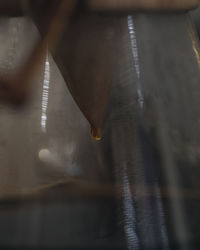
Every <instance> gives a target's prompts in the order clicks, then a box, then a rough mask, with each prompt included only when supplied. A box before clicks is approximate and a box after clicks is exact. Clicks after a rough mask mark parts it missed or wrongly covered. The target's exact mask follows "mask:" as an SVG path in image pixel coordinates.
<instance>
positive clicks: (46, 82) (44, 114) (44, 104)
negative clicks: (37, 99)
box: [41, 52, 50, 133]
mask: <svg viewBox="0 0 200 250" xmlns="http://www.w3.org/2000/svg"><path fill="white" fill-rule="evenodd" d="M49 83H50V64H49V55H48V52H47V56H46V61H45V70H44V83H43V92H42V115H41V128H42V131H43V132H44V133H46V124H47V108H48V101H49Z"/></svg>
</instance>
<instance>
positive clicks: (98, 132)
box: [91, 127, 102, 141]
mask: <svg viewBox="0 0 200 250" xmlns="http://www.w3.org/2000/svg"><path fill="white" fill-rule="evenodd" d="M91 137H92V139H93V140H95V141H100V140H101V138H102V129H101V128H98V129H97V128H94V127H91Z"/></svg>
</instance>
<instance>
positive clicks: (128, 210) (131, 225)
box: [123, 164, 140, 250]
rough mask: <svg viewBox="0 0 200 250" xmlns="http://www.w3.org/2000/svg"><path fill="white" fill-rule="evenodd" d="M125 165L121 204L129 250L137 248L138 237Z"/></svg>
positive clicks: (133, 203)
mask: <svg viewBox="0 0 200 250" xmlns="http://www.w3.org/2000/svg"><path fill="white" fill-rule="evenodd" d="M126 170H127V169H126V165H125V164H124V167H123V200H124V202H123V204H124V216H125V233H126V240H127V243H128V249H129V250H138V249H140V246H139V239H138V236H137V233H136V214H135V202H134V198H133V197H132V194H131V190H130V183H129V180H128V176H127V173H126Z"/></svg>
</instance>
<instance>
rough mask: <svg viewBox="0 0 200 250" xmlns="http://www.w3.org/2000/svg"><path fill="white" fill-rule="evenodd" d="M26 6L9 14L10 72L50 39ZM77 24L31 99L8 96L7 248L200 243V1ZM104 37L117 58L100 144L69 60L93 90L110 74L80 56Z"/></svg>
mask: <svg viewBox="0 0 200 250" xmlns="http://www.w3.org/2000/svg"><path fill="white" fill-rule="evenodd" d="M8 3H9V1H8ZM13 3H14V2H13ZM2 6H3V5H2ZM5 6H6V5H5ZM5 6H4V7H5ZM13 6H14V4H13ZM36 6H37V4H36ZM16 8H17V7H16V6H14V7H13V12H12V17H10V16H9V17H8V14H6V15H2V17H1V18H0V72H1V74H0V75H1V76H4V75H5V76H7V75H10V74H12V73H13V72H16V71H17V70H18V69H19V68H20V65H22V64H23V62H24V61H25V58H26V57H27V54H28V53H29V51H30V50H31V48H32V46H33V45H34V44H35V42H36V41H37V40H38V39H39V36H40V33H39V31H38V28H37V27H38V24H37V21H35V22H33V20H32V19H31V18H29V17H24V16H18V14H19V13H18V12H17V16H16V13H15V10H16ZM37 8H38V7H36V10H37V11H36V13H38V15H36V17H41V13H42V11H43V9H42V8H41V9H37ZM39 10H40V11H39ZM3 11H4V13H6V12H7V7H5V8H4V9H3ZM34 17H35V15H34ZM34 20H37V18H36V19H34ZM36 24H37V27H36ZM70 25H71V26H70V27H66V29H65V30H64V31H63V34H62V39H61V41H60V42H59V44H58V46H57V50H56V52H55V54H53V55H52V54H51V52H50V51H49V50H48V48H46V51H45V57H44V60H43V62H41V63H40V67H39V69H38V70H37V72H36V73H35V74H34V75H33V76H32V78H31V86H32V88H31V94H30V96H29V100H28V102H27V103H26V104H25V105H24V106H21V107H15V106H12V105H10V104H7V103H4V102H2V103H1V104H0V249H57V250H58V249H109V248H110V249H148V250H156V249H184V250H186V249H190V250H192V249H199V247H200V242H199V238H200V215H199V209H200V182H199V177H200V169H199V163H200V133H199V126H200V84H199V83H200V68H199V67H200V54H199V35H200V33H199V32H200V8H197V9H196V10H194V11H190V12H186V11H181V12H180V11H179V12H162V13H160V12H150V13H147V12H141V11H140V12H132V11H131V12H120V13H118V12H117V13H112V12H106V13H102V12H98V11H95V12H93V11H88V10H82V9H81V10H78V11H77V14H75V17H74V18H73V19H72V22H71V24H70ZM80 30H82V32H80ZM105 30H106V32H104V31H105ZM91 32H93V33H91ZM93 37H94V38H95V39H94V40H92V38H93ZM102 37H103V38H106V39H107V41H109V42H110V44H111V45H112V46H111V47H112V50H113V56H114V61H115V64H114V68H113V71H112V72H111V71H109V72H110V73H109V74H108V75H109V77H110V78H111V82H112V84H111V90H110V94H109V99H108V105H107V108H106V113H105V117H104V123H103V137H102V140H100V141H95V140H92V139H91V136H90V124H89V123H88V121H87V119H86V118H85V116H84V115H83V114H82V112H81V111H80V109H79V108H78V106H77V104H76V102H75V101H74V99H73V97H72V95H71V94H70V91H69V89H68V87H67V85H69V83H68V84H67V81H69V79H68V77H67V76H68V70H69V68H70V67H69V68H68V67H67V66H66V65H70V63H71V62H73V63H71V65H72V66H71V67H72V70H74V71H75V72H76V73H75V74H77V75H78V76H79V74H80V77H78V79H79V81H78V84H80V86H82V88H83V91H85V92H86V93H90V89H89V88H88V86H87V85H86V87H85V86H84V84H83V83H82V82H84V80H85V78H84V77H86V80H85V82H86V83H87V81H88V79H90V78H89V75H90V74H94V75H95V76H96V77H97V78H98V79H101V74H103V73H104V71H98V70H96V69H95V68H93V67H92V66H91V63H90V64H87V67H85V68H83V70H84V74H83V72H82V71H81V70H82V68H81V66H78V65H84V64H85V62H86V60H85V58H84V56H82V57H79V53H82V54H81V55H84V53H83V52H82V51H84V50H85V51H86V52H87V51H90V48H93V49H95V48H96V47H95V46H94V44H93V42H94V41H96V42H97V43H98V41H102ZM78 39H80V41H84V43H82V44H88V45H87V46H85V47H84V46H83V45H82V46H83V47H81V42H77V40H78ZM91 41H92V42H91ZM73 43H74V44H76V45H77V44H78V45H77V47H75V48H74V47H72V49H74V51H73V53H71V52H66V54H65V51H68V50H69V49H67V48H68V47H67V46H68V44H73ZM100 45H101V44H100ZM102 46H103V45H102ZM100 47H101V46H100ZM70 48H71V47H70ZM76 48H78V49H77V50H76ZM97 48H98V46H97ZM77 51H78V52H79V53H76V52H77ZM70 53H71V54H70ZM96 53H97V54H94V55H96V57H95V56H94V57H95V58H96V60H97V61H98V59H99V57H98V56H97V55H98V52H96ZM102 53H103V54H102V55H103V56H102V58H103V59H101V60H102V62H103V63H102V65H106V66H105V68H106V67H107V62H108V60H109V58H108V57H109V56H108V53H107V52H106V51H102ZM68 55H72V56H71V57H68ZM73 55H74V56H73ZM88 60H90V57H89V59H88V58H87V61H88ZM74 61H75V63H74ZM65 62H66V63H67V64H65ZM76 62H77V66H76ZM88 65H89V67H88ZM76 67H77V68H76ZM70 69H71V68H70ZM77 69H78V70H77ZM101 72H102V73H101ZM82 75H83V77H82ZM80 79H83V81H81V80H80ZM94 79H96V78H94ZM100 82H101V81H100ZM72 84H73V82H72ZM81 84H82V85H81ZM94 84H95V82H94ZM103 84H105V83H102V85H103ZM88 102H89V100H88Z"/></svg>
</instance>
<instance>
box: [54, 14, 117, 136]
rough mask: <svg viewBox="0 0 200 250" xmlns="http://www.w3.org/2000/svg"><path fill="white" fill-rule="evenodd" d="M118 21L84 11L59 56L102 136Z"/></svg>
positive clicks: (75, 92) (94, 128)
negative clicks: (116, 23)
mask: <svg viewBox="0 0 200 250" xmlns="http://www.w3.org/2000/svg"><path fill="white" fill-rule="evenodd" d="M114 26H115V24H114V21H113V19H112V18H111V17H107V16H98V15H95V14H88V13H85V14H84V13H83V14H81V15H79V14H78V15H76V16H75V17H74V18H73V20H71V24H70V27H69V28H68V29H67V31H66V32H65V35H64V37H63V39H62V41H61V44H60V46H58V47H59V48H58V51H57V53H56V54H55V60H56V63H57V65H58V67H59V68H60V70H61V73H62V75H63V76H64V79H65V81H66V83H67V86H68V88H69V90H70V92H71V94H72V96H73V98H74V100H75V101H76V103H77V104H78V106H79V108H80V109H81V111H82V112H83V114H84V115H85V117H86V118H87V120H88V121H89V122H90V124H91V129H92V133H91V135H92V137H93V138H94V139H100V137H101V131H102V125H103V120H104V115H105V111H106V106H107V102H108V99H109V93H110V88H111V83H112V75H113V73H112V71H113V64H114V61H115V60H114V55H115V53H114V51H115V27H114Z"/></svg>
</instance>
